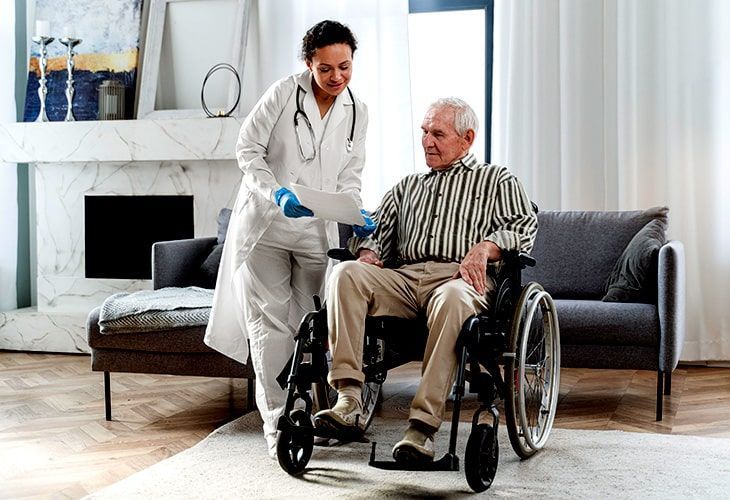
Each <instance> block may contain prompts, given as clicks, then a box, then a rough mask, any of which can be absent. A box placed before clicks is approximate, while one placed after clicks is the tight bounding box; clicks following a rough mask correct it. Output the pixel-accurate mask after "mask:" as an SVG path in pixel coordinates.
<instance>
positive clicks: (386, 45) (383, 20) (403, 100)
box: [242, 0, 413, 209]
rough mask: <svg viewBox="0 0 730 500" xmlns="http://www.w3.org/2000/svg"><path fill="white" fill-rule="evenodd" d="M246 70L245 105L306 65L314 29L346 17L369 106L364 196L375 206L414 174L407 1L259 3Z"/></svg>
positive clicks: (358, 87) (358, 89)
mask: <svg viewBox="0 0 730 500" xmlns="http://www.w3.org/2000/svg"><path fill="white" fill-rule="evenodd" d="M252 15H253V17H252V23H251V25H250V27H249V38H248V39H249V45H248V50H247V52H246V67H245V69H244V76H243V80H244V96H243V100H242V109H243V110H244V111H248V110H250V109H251V107H252V106H253V105H254V104H255V103H256V101H257V100H258V98H259V97H260V96H261V94H262V93H263V92H264V91H265V90H266V88H267V87H268V86H269V85H271V84H272V83H273V82H274V81H276V80H277V79H279V78H282V77H284V76H286V75H288V74H291V73H295V72H300V71H304V70H305V69H306V67H305V65H304V62H303V61H301V60H300V59H299V51H300V47H301V41H302V37H303V36H304V33H305V32H306V30H307V29H309V28H310V27H311V26H312V25H314V24H315V23H317V22H319V21H322V20H324V19H332V20H335V21H339V22H342V23H344V24H346V25H348V26H349V27H350V29H352V31H353V32H354V33H355V36H356V38H357V40H358V49H357V52H355V59H354V67H353V68H354V71H353V77H352V83H351V84H350V85H351V88H352V91H353V93H355V94H357V96H358V97H359V98H360V99H362V100H363V101H364V102H365V103H366V104H367V106H368V110H369V117H370V120H369V127H368V137H367V160H366V163H365V170H364V172H363V189H362V198H363V203H364V204H365V207H366V208H369V209H373V208H375V207H376V206H377V205H378V203H379V202H380V198H381V197H382V195H383V193H384V192H385V191H386V190H387V189H389V188H390V187H391V186H393V185H394V184H395V183H396V182H397V181H398V180H400V178H401V177H403V175H405V174H409V173H411V172H413V153H412V152H413V147H412V138H411V107H410V79H409V73H408V1H407V0H361V1H358V2H354V1H348V2H343V1H341V0H318V1H316V2H302V1H300V0H273V1H272V0H266V1H263V0H262V1H258V2H254V4H253V9H252Z"/></svg>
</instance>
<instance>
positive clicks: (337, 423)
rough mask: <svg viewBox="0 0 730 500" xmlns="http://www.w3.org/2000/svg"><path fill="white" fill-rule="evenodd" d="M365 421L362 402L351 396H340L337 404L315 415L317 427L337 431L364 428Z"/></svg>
mask: <svg viewBox="0 0 730 500" xmlns="http://www.w3.org/2000/svg"><path fill="white" fill-rule="evenodd" d="M364 423H365V419H364V418H363V416H362V403H360V401H358V400H357V399H355V398H353V397H350V396H340V397H339V398H338V399H337V404H335V406H333V407H332V408H330V409H329V410H322V411H320V412H317V414H316V415H315V416H314V425H315V427H317V428H327V429H331V430H335V431H353V430H362V427H363V424H364Z"/></svg>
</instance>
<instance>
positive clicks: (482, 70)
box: [408, 0, 493, 170]
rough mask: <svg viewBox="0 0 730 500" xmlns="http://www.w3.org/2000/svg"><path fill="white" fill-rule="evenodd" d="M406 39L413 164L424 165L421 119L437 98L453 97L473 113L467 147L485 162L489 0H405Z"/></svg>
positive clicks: (488, 110)
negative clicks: (475, 124)
mask: <svg viewBox="0 0 730 500" xmlns="http://www.w3.org/2000/svg"><path fill="white" fill-rule="evenodd" d="M409 9H410V14H409V16H408V38H409V54H410V78H411V109H412V115H413V139H414V140H413V146H414V148H413V149H414V160H415V161H414V164H415V165H416V168H417V170H422V169H423V168H425V164H424V161H423V149H422V148H421V121H422V119H423V115H424V114H425V112H426V108H427V106H428V105H429V104H430V103H431V102H433V101H434V100H436V99H437V98H439V97H448V96H454V97H459V98H461V99H463V100H464V101H466V102H467V103H469V105H470V106H471V107H472V108H474V111H475V112H476V114H477V117H478V118H479V131H478V132H477V140H476V143H475V144H474V146H473V147H472V152H473V153H474V154H475V155H476V157H477V159H479V160H484V161H489V152H490V139H491V106H492V103H491V89H492V15H493V1H492V0H489V1H485V0H460V1H444V0H410V2H409Z"/></svg>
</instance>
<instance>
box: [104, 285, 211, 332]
mask: <svg viewBox="0 0 730 500" xmlns="http://www.w3.org/2000/svg"><path fill="white" fill-rule="evenodd" d="M212 305H213V290H208V289H205V288H199V287H196V286H191V287H186V288H177V287H168V288H160V289H159V290H141V291H139V292H134V293H127V292H122V293H117V294H114V295H112V296H110V297H108V298H107V299H106V300H105V301H104V303H103V304H102V306H101V311H100V312H99V330H100V331H101V333H133V332H135V333H136V332H147V331H150V332H153V331H160V330H169V329H172V328H186V327H191V326H202V325H206V324H208V318H209V317H210V308H211V306H212Z"/></svg>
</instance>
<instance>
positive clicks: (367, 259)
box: [357, 248, 383, 267]
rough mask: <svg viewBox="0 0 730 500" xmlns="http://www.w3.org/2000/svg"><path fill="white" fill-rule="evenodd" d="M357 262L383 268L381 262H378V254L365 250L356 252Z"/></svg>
mask: <svg viewBox="0 0 730 500" xmlns="http://www.w3.org/2000/svg"><path fill="white" fill-rule="evenodd" d="M357 261H358V262H363V263H365V264H373V265H375V266H378V267H383V261H382V260H380V258H379V257H378V254H377V253H375V252H373V251H372V250H369V249H367V248H361V249H360V250H358V252H357Z"/></svg>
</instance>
